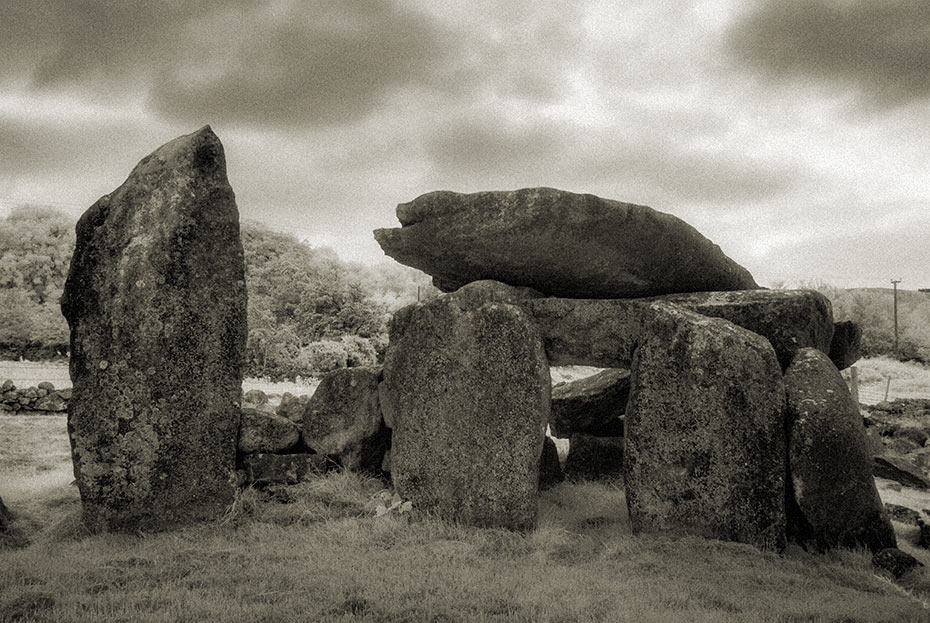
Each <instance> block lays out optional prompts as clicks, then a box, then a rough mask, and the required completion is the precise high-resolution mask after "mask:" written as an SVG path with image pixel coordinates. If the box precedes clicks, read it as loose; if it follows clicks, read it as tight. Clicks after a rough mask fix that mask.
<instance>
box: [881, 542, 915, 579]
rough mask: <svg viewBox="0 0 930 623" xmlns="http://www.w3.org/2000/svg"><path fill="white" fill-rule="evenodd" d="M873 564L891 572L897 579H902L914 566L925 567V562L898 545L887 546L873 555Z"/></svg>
mask: <svg viewBox="0 0 930 623" xmlns="http://www.w3.org/2000/svg"><path fill="white" fill-rule="evenodd" d="M872 565H873V566H875V567H878V568H879V569H884V570H885V571H888V572H889V573H891V575H892V576H894V578H895V579H900V578H901V577H902V576H904V574H905V573H907V572H908V571H910V570H911V569H913V568H914V567H923V564H922V563H921V562H920V561H918V560H917V559H916V558H914V557H913V556H911V555H910V554H908V553H906V552H902V551H901V550H899V549H898V548H897V547H886V548H885V549H882V550H879V551H878V552H876V553H875V554H874V555H873V556H872Z"/></svg>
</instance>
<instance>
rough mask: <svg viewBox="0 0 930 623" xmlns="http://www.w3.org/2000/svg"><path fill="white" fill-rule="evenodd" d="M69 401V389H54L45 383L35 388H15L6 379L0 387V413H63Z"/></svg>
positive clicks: (11, 382) (51, 385)
mask: <svg viewBox="0 0 930 623" xmlns="http://www.w3.org/2000/svg"><path fill="white" fill-rule="evenodd" d="M70 400H71V388H70V387H67V388H65V389H55V386H54V385H53V384H52V383H49V382H47V381H46V382H43V383H39V384H38V385H37V386H35V387H25V388H17V387H16V385H15V384H14V383H13V381H11V380H9V379H7V380H6V381H4V382H3V385H2V386H0V411H3V410H5V411H12V412H14V413H16V412H22V413H31V412H37V413H64V412H66V411H67V410H68V401H70Z"/></svg>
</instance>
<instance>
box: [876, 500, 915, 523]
mask: <svg viewBox="0 0 930 623" xmlns="http://www.w3.org/2000/svg"><path fill="white" fill-rule="evenodd" d="M885 510H887V511H888V514H889V515H890V516H891V518H892V519H893V520H895V521H898V522H901V523H905V524H908V525H911V526H916V525H918V524H919V523H920V513H918V512H917V511H915V510H913V509H911V508H908V507H906V506H901V505H900V504H891V503H889V502H885Z"/></svg>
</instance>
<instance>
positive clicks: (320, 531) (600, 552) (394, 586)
mask: <svg viewBox="0 0 930 623" xmlns="http://www.w3.org/2000/svg"><path fill="white" fill-rule="evenodd" d="M384 491H385V485H384V484H383V483H382V482H380V481H378V480H374V479H370V478H366V477H363V476H359V475H357V474H352V473H347V472H342V473H333V474H329V475H327V476H325V477H321V478H317V479H314V480H310V481H307V482H304V483H301V484H299V485H296V486H293V487H271V488H267V489H264V490H261V489H246V490H244V491H243V492H242V494H241V495H240V496H239V498H238V500H237V501H236V503H235V504H234V505H233V508H232V509H231V511H230V513H229V514H227V516H226V517H225V518H224V519H222V520H221V521H217V522H215V523H212V524H204V525H200V526H194V527H190V528H187V529H183V530H178V531H174V532H167V533H159V534H139V535H121V534H99V535H89V534H87V533H86V532H84V531H83V530H82V529H81V528H80V522H79V519H78V518H79V502H78V499H77V493H76V491H75V490H74V488H73V487H70V488H64V489H63V490H58V491H55V492H50V494H49V495H48V497H47V498H45V500H44V502H41V503H39V502H38V501H37V503H36V505H34V506H30V507H29V508H24V509H22V511H21V516H20V518H19V519H17V522H25V523H23V524H22V525H24V526H26V527H27V529H28V530H29V531H31V532H30V537H31V538H30V544H29V545H28V546H27V547H25V548H22V549H6V550H3V551H0V595H2V597H0V621H13V620H23V621H26V620H30V621H31V620H37V621H78V622H80V621H94V622H97V621H101V622H109V621H114V622H115V621H166V620H171V621H190V622H194V621H198V622H199V621H204V620H223V621H224V622H229V623H234V622H237V621H242V622H249V623H253V622H254V621H336V622H338V621H370V622H381V623H384V622H398V623H400V622H420V621H422V622H426V621H432V622H436V621H448V622H454V621H478V622H490V621H527V622H529V621H532V622H536V621H540V622H544V623H545V622H569V621H708V622H709V621H714V622H719V621H724V622H726V621H741V622H742V621H920V620H930V619H928V613H930V611H928V610H927V609H925V605H924V604H922V603H921V601H920V599H919V598H917V597H915V594H916V593H915V591H911V592H910V593H909V592H908V591H907V590H906V589H904V588H902V587H900V586H897V585H895V584H893V583H891V582H889V581H887V580H885V579H883V578H881V577H879V576H877V575H876V574H875V573H874V572H873V569H872V567H871V565H870V556H869V555H868V553H867V552H859V551H849V550H843V551H839V552H834V553H831V554H827V555H822V556H821V555H813V554H808V553H806V552H804V551H802V550H799V549H791V550H789V552H788V553H787V554H786V555H784V556H778V555H776V554H773V553H765V552H760V551H758V550H756V549H753V548H751V547H749V546H743V545H739V544H734V543H723V542H719V541H709V540H703V539H697V538H658V537H633V536H631V535H630V530H629V522H628V520H627V519H626V514H625V502H624V498H623V490H622V486H621V485H620V483H614V484H609V483H608V484H603V483H581V484H575V485H573V484H562V485H559V486H557V487H555V488H553V489H552V490H550V491H547V492H546V493H545V494H543V496H542V499H541V504H540V507H541V519H540V525H539V527H538V529H536V530H535V531H532V532H529V533H527V534H521V533H515V532H509V531H504V530H484V529H476V528H469V527H466V526H461V525H455V524H454V523H450V522H445V521H440V520H438V519H436V518H434V517H430V516H425V515H423V514H417V512H416V510H414V511H412V512H409V513H385V514H383V515H382V516H377V517H376V516H375V515H376V513H375V508H376V506H377V504H378V503H379V500H382V499H383V497H384V496H383V495H382V494H383V493H384ZM911 581H912V582H915V583H916V585H917V586H916V587H915V588H916V589H917V590H920V586H921V584H920V583H921V582H926V578H925V577H924V576H914V577H913V578H911Z"/></svg>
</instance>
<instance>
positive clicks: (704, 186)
mask: <svg viewBox="0 0 930 623" xmlns="http://www.w3.org/2000/svg"><path fill="white" fill-rule="evenodd" d="M691 121H692V122H693V120H691ZM683 122H684V120H683ZM689 123H690V122H689ZM707 123H708V125H709V126H710V127H711V128H713V130H714V131H719V130H721V126H720V125H719V124H717V123H716V122H714V121H713V120H707ZM679 125H680V124H678V123H677V122H676V119H675V118H674V116H672V115H658V116H657V117H656V119H655V120H654V122H653V125H651V126H648V127H641V128H639V130H638V131H637V132H635V133H633V132H629V131H626V130H624V129H623V128H611V127H598V128H588V127H584V126H581V125H576V124H572V123H570V122H567V121H544V122H534V123H532V124H522V123H519V122H514V121H512V120H508V119H506V118H504V117H503V116H502V115H495V114H493V113H492V112H487V113H486V114H482V115H477V114H476V115H474V116H472V117H470V118H467V119H461V120H458V121H456V122H453V123H450V124H448V125H447V126H444V127H443V128H440V129H437V130H436V131H435V132H434V133H433V134H432V135H431V136H430V138H429V139H428V140H427V143H426V145H427V149H426V155H427V157H428V158H429V159H430V160H431V162H432V164H433V166H434V167H435V168H436V169H437V170H438V171H440V176H441V177H442V178H443V179H446V180H449V181H450V182H453V183H465V182H467V181H468V180H475V179H485V180H487V179H492V180H495V181H496V182H497V183H504V184H506V183H511V184H517V185H521V184H522V185H537V184H540V183H543V184H546V185H559V184H562V185H571V186H573V187H575V188H579V186H580V187H582V188H583V189H590V188H603V187H621V188H625V189H627V190H628V192H630V193H631V195H626V196H624V197H618V198H621V199H623V200H625V201H633V202H636V201H650V202H655V203H661V204H665V205H680V204H683V203H688V204H694V203H707V204H720V205H731V204H734V203H738V202H743V201H761V200H765V199H768V198H771V197H773V196H777V195H779V194H782V193H785V192H788V191H789V190H791V189H792V188H794V187H796V186H797V185H799V184H802V183H805V182H806V181H808V180H809V179H810V174H807V173H805V171H804V169H803V168H802V167H801V166H800V165H798V164H795V163H791V162H787V163H786V162H776V161H769V160H766V159H764V158H762V157H757V156H754V155H752V154H746V153H734V152H732V151H731V150H730V149H729V148H728V147H727V146H725V145H723V144H721V145H720V146H719V147H713V146H705V147H695V146H689V145H688V144H687V139H688V138H690V137H693V136H694V134H692V135H690V136H688V135H681V134H679V133H678V131H677V128H678V127H679ZM712 142H713V141H711V143H712Z"/></svg>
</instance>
